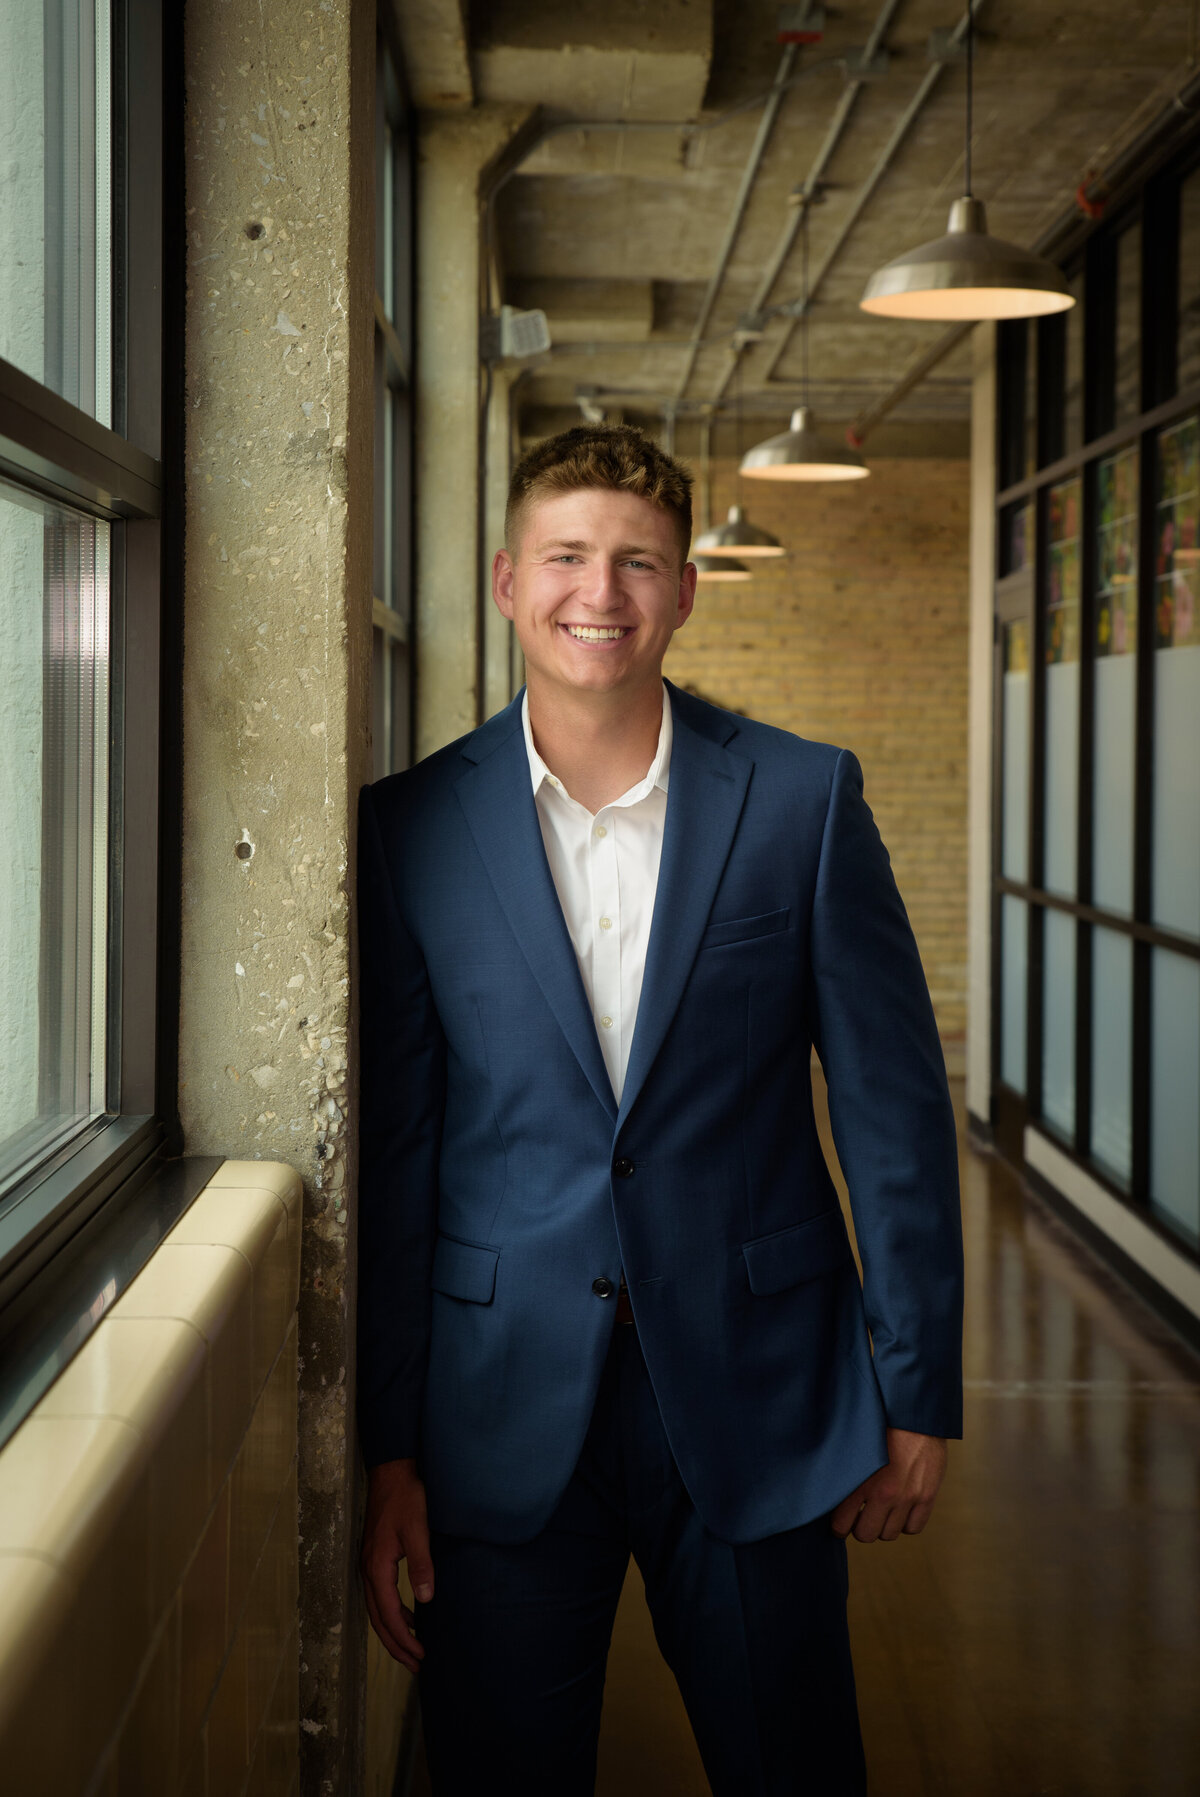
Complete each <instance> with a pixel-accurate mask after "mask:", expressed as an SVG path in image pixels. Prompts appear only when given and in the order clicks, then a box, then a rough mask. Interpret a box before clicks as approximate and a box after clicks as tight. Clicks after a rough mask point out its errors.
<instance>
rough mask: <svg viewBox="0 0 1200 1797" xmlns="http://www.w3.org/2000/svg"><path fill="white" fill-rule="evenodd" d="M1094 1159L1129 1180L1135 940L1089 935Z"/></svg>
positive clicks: (1096, 932)
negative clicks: (1090, 945)
mask: <svg viewBox="0 0 1200 1797" xmlns="http://www.w3.org/2000/svg"><path fill="white" fill-rule="evenodd" d="M1091 1152H1092V1159H1093V1160H1094V1161H1098V1162H1099V1164H1100V1165H1101V1166H1102V1167H1104V1168H1105V1169H1106V1170H1107V1171H1108V1172H1109V1173H1111V1174H1113V1175H1114V1176H1115V1177H1116V1178H1117V1179H1119V1180H1128V1178H1129V1174H1130V1168H1131V1166H1132V1155H1133V939H1132V937H1129V936H1122V935H1120V934H1119V933H1118V932H1117V931H1116V930H1101V929H1095V930H1093V931H1092V1142H1091Z"/></svg>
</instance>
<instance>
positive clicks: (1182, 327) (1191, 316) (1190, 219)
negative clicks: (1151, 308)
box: [1179, 169, 1200, 387]
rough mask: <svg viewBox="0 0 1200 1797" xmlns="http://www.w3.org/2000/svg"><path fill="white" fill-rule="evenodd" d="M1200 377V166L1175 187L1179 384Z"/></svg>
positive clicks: (1183, 385)
mask: <svg viewBox="0 0 1200 1797" xmlns="http://www.w3.org/2000/svg"><path fill="white" fill-rule="evenodd" d="M1194 381H1200V169H1196V170H1195V171H1194V172H1193V173H1192V174H1190V175H1189V176H1188V178H1187V180H1186V181H1184V182H1183V183H1182V185H1181V187H1180V191H1179V385H1180V386H1181V387H1190V386H1191V385H1192V383H1193V382H1194Z"/></svg>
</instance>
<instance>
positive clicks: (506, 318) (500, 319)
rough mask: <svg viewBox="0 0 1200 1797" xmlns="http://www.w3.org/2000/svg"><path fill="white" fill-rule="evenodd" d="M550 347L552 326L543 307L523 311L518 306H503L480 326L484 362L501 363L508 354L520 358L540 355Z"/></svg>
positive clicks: (481, 352) (519, 359)
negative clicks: (547, 321) (547, 320)
mask: <svg viewBox="0 0 1200 1797" xmlns="http://www.w3.org/2000/svg"><path fill="white" fill-rule="evenodd" d="M549 348H550V326H549V325H548V324H547V323H546V314H545V313H544V312H543V311H542V310H541V308H540V307H536V306H535V307H533V308H532V309H531V310H530V311H528V312H522V311H519V310H518V309H517V307H516V306H501V308H500V310H499V312H495V313H493V314H492V315H491V316H490V317H489V318H485V319H484V321H483V323H482V325H481V327H480V332H479V349H480V354H481V355H482V357H483V359H484V361H485V362H500V361H503V360H505V358H507V357H513V358H515V359H516V360H518V361H521V360H525V359H527V358H528V357H529V356H540V355H541V354H542V352H543V351H544V350H548V349H549Z"/></svg>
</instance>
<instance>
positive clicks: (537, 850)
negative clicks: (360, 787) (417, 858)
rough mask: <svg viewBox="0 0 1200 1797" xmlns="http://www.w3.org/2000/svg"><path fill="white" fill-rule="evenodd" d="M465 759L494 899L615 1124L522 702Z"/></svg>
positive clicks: (467, 794)
mask: <svg viewBox="0 0 1200 1797" xmlns="http://www.w3.org/2000/svg"><path fill="white" fill-rule="evenodd" d="M463 753H464V755H465V756H466V757H467V758H468V759H470V760H472V761H473V762H474V763H475V765H474V766H472V767H471V768H469V769H468V771H467V772H466V773H465V774H464V775H463V777H462V778H461V779H460V780H459V782H458V785H457V791H458V797H459V801H460V803H461V805H462V808H463V811H464V812H465V814H466V819H467V823H468V825H469V827H470V830H471V834H472V836H473V837H474V839H475V846H476V847H477V848H478V850H479V853H480V855H481V857H482V859H483V864H484V866H485V867H486V869H487V872H488V877H489V879H490V880H491V882H492V885H493V886H494V887H495V889H496V897H497V898H498V899H499V901H500V905H501V908H502V910H503V912H504V915H505V917H506V918H507V919H508V922H509V925H510V927H511V929H512V932H513V935H514V936H515V937H516V939H517V942H518V943H519V944H520V948H521V953H522V954H523V955H524V957H525V959H526V961H527V962H528V963H529V969H530V972H531V973H532V974H533V977H534V979H535V980H536V981H537V983H538V985H539V986H540V987H541V989H542V992H543V994H544V995H545V999H546V1002H547V1004H548V1005H549V1006H550V1009H551V1011H552V1012H553V1013H554V1016H555V1018H556V1019H557V1022H558V1025H559V1027H560V1029H561V1030H562V1033H563V1035H564V1036H565V1037H566V1038H567V1041H568V1043H569V1044H570V1046H571V1050H572V1052H573V1053H574V1055H575V1058H576V1060H577V1061H578V1062H579V1065H580V1066H581V1067H582V1068H583V1071H584V1073H585V1074H586V1075H587V1078H588V1082H589V1084H590V1085H591V1087H592V1090H593V1091H594V1092H595V1094H596V1096H597V1098H598V1099H599V1100H600V1102H601V1104H602V1105H603V1106H604V1108H605V1110H606V1111H607V1112H608V1113H609V1115H610V1117H613V1118H615V1117H616V1114H617V1104H616V1099H615V1098H614V1097H613V1089H612V1085H611V1082H610V1081H609V1077H608V1070H607V1068H606V1067H605V1065H604V1056H603V1055H602V1054H601V1052H600V1043H599V1040H598V1039H597V1036H596V1025H595V1023H594V1021H593V1019H592V1014H591V1011H590V1010H589V1008H588V1002H587V995H586V993H585V992H584V989H583V981H582V979H581V978H580V975H579V963H578V962H577V960H576V959H575V950H574V948H573V947H572V944H571V938H570V936H569V935H568V933H567V926H566V924H565V922H564V921H563V914H562V907H561V905H560V904H559V902H558V894H557V892H556V891H555V890H554V881H553V880H552V879H551V877H550V867H549V864H548V862H547V860H546V850H545V847H544V845H543V843H542V832H541V827H540V825H539V823H538V816H537V805H536V803H535V801H534V797H533V788H532V786H531V784H530V779H529V759H528V756H527V755H526V753H525V738H524V734H523V732H522V730H521V699H520V695H518V697H517V698H516V699H515V700H514V701H513V704H512V705H510V706H508V707H507V708H506V709H505V710H504V711H502V712H501V713H500V714H499V715H498V716H497V717H495V718H493V719H491V720H490V722H489V723H487V724H485V725H484V726H483V728H482V729H481V730H479V731H477V732H476V733H475V734H474V735H473V736H471V737H470V738H469V739H468V743H467V745H466V747H465V748H464V751H463ZM672 778H673V776H672Z"/></svg>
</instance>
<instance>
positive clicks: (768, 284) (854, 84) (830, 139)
mask: <svg viewBox="0 0 1200 1797" xmlns="http://www.w3.org/2000/svg"><path fill="white" fill-rule="evenodd" d="M901 4H902V0H884V5H883V7H882V8H881V10H880V13H879V17H878V18H877V19H876V21H875V24H874V27H873V29H872V31H871V35H870V37H869V38H868V39H867V44H866V48H865V50H864V51H863V61H864V62H865V63H869V62H870V61H871V58H872V57H874V56H877V55H878V53H879V51H880V50H882V49H883V41H884V38H885V37H886V36H887V33H888V29H889V27H890V26H891V23H892V20H893V19H894V18H895V16H896V14H897V12H899V10H900V6H901ZM866 85H867V84H866V82H865V81H849V82H847V84H846V86H845V88H844V90H843V92H842V97H841V99H840V100H839V101H838V103H837V109H836V111H835V112H834V115H833V118H832V120H831V122H830V126H829V129H828V131H827V132H826V133H825V141H824V143H823V144H822V145H821V147H820V149H819V150H818V151H817V154H816V157H815V159H814V161H813V165H812V167H811V168H810V169H809V171H808V174H807V175H806V176H805V177H804V185H803V187H802V188H801V190H800V192H801V194H802V196H803V197H802V199H801V203H800V204H799V205H798V206H796V207H795V208H794V209H793V210H792V213H791V216H790V217H789V218H788V220H787V222H786V223H785V225H784V227H783V230H782V231H781V232H780V235H779V242H778V243H777V244H776V245H775V250H774V253H773V254H772V256H771V259H770V261H769V262H768V263H767V266H766V267H765V268H764V270H763V273H762V279H761V280H760V281H759V283H758V286H757V287H756V288H755V291H754V298H753V299H752V300H751V301H750V306H749V310H750V311H751V312H761V311H762V309H763V307H764V306H765V305H766V304H767V301H768V300H769V299H770V297H771V292H772V289H773V288H774V286H775V283H776V281H777V280H778V279H779V276H780V273H781V271H782V269H783V265H784V263H785V262H786V261H787V259H788V257H789V256H790V255H791V253H792V246H793V245H794V244H795V241H796V238H797V237H798V235H799V233H800V224H801V221H802V219H803V217H804V207H805V205H806V204H807V202H808V200H809V198H810V196H811V195H812V194H814V193H815V192H816V191H817V188H818V187H819V185H820V183H821V180H822V178H823V176H824V174H825V170H826V169H827V168H828V167H829V164H830V162H831V161H832V160H833V153H834V151H835V150H836V149H837V147H838V144H839V143H840V142H841V140H842V136H843V133H844V132H845V129H846V126H847V125H848V124H849V122H850V114H851V113H852V112H853V110H854V102H855V101H856V100H857V98H858V96H859V94H860V93H861V92H862V90H863V88H864V87H865V86H866ZM743 354H744V350H742V349H740V348H735V349H733V350H732V351H731V352H730V356H729V360H728V362H727V363H726V365H725V372H724V373H723V374H722V376H721V378H720V380H719V381H718V382H717V385H716V388H715V390H714V392H713V404H714V405H717V404H719V403H720V401H721V400H722V399H723V398H724V396H725V391H726V389H727V388H728V386H729V383H730V381H731V380H732V379H733V377H734V374H735V373H736V371H737V365H738V362H739V361H740V359H741V357H742V355H743Z"/></svg>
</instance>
